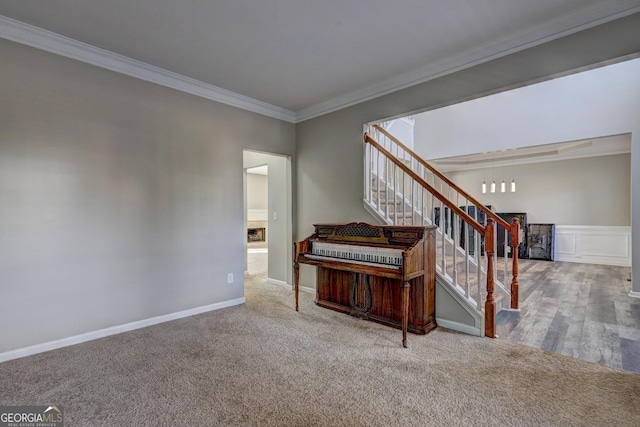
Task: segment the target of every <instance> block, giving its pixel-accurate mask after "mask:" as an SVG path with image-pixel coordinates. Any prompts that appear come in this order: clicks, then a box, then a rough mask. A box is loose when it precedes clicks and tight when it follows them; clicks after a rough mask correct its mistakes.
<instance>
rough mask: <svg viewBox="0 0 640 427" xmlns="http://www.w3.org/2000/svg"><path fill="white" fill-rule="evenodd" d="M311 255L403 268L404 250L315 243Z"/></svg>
mask: <svg viewBox="0 0 640 427" xmlns="http://www.w3.org/2000/svg"><path fill="white" fill-rule="evenodd" d="M309 255H315V256H316V257H323V258H322V259H338V260H346V261H350V262H353V263H356V264H364V265H374V266H379V265H381V264H383V265H385V266H397V268H400V267H402V249H393V248H380V247H371V246H357V245H345V244H340V243H327V242H313V243H312V245H311V254H309ZM309 255H307V256H309ZM309 258H311V256H309Z"/></svg>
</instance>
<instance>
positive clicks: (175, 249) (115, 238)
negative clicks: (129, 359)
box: [0, 40, 295, 352]
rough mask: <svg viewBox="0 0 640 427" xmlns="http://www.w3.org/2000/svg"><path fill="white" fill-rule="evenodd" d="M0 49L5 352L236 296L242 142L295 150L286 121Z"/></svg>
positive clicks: (14, 48) (0, 335)
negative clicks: (231, 280) (230, 281)
mask: <svg viewBox="0 0 640 427" xmlns="http://www.w3.org/2000/svg"><path fill="white" fill-rule="evenodd" d="M0 57H1V58H2V61H0V294H1V295H2V298H0V352H4V351H8V350H12V349H17V348H22V347H25V346H29V345H34V344H39V343H43V342H49V341H53V340H56V339H60V338H64V337H69V336H73V335H76V334H81V333H85V332H88V331H94V330H98V329H101V328H107V327H110V326H115V325H121V324H125V323H128V322H133V321H137V320H141V319H147V318H150V317H154V316H159V315H164V314H168V313H173V312H177V311H181V310H186V309H190V308H194V307H199V306H205V305H208V304H214V303H218V302H224V301H229V300H233V299H238V298H242V297H243V293H244V292H243V291H244V289H243V271H244V268H243V249H244V247H243V242H244V240H245V236H244V232H245V231H244V223H243V169H242V168H243V156H242V154H243V149H254V150H262V151H268V152H274V153H280V154H284V155H289V156H292V155H293V154H294V151H295V150H294V134H295V128H294V126H293V125H292V124H289V123H284V122H281V121H279V120H275V119H271V118H267V117H264V116H261V115H257V114H253V113H250V112H246V111H243V110H239V109H236V108H233V107H229V106H225V105H222V104H218V103H214V102H211V101H207V100H204V99H201V98H198V97H195V96H192V95H188V94H184V93H180V92H177V91H174V90H171V89H168V88H164V87H160V86H156V85H153V84H151V83H146V82H143V81H139V80H136V79H133V78H129V77H126V76H123V75H120V74H116V73H113V72H110V71H107V70H103V69H99V68H96V67H92V66H90V65H86V64H82V63H79V62H76V61H73V60H70V59H66V58H63V57H59V56H56V55H52V54H49V53H45V52H42V51H39V50H35V49H32V48H29V47H25V46H22V45H18V44H14V43H11V42H8V41H4V40H0ZM228 273H233V274H234V276H235V283H233V284H227V280H226V279H227V274H228Z"/></svg>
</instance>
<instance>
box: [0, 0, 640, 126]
mask: <svg viewBox="0 0 640 427" xmlns="http://www.w3.org/2000/svg"><path fill="white" fill-rule="evenodd" d="M639 11H640V0H620V1H616V2H607V3H606V4H604V5H595V6H591V7H587V8H583V9H577V10H576V11H574V12H573V13H571V14H569V15H559V16H558V17H557V18H556V19H553V20H551V21H548V22H546V23H545V24H543V25H540V26H538V27H535V28H530V29H527V30H524V31H522V32H521V33H519V34H512V35H509V36H506V37H504V38H502V39H500V40H498V41H494V42H490V43H485V44H484V45H481V46H479V47H477V48H474V49H470V50H467V51H464V52H461V53H458V54H455V55H453V56H451V57H448V58H444V59H442V60H440V61H436V62H434V63H431V64H429V65H427V66H425V67H422V68H419V69H416V70H413V71H411V72H408V73H405V74H402V75H399V76H396V77H393V78H391V79H388V80H385V81H382V82H379V83H377V84H374V85H370V86H367V87H365V88H363V89H360V90H357V91H354V92H350V93H347V94H344V95H341V96H338V97H336V98H333V99H330V100H327V101H325V102H321V103H318V104H316V105H313V106H311V107H308V108H304V109H302V110H299V111H296V112H294V111H291V110H287V109H285V108H281V107H278V106H276V105H272V104H268V103H266V102H262V101H258V100H256V99H253V98H249V97H247V96H244V95H240V94H237V93H235V92H231V91H229V90H226V89H222V88H220V87H217V86H213V85H210V84H208V83H204V82H201V81H198V80H195V79H192V78H189V77H185V76H182V75H180V74H177V73H173V72H171V71H167V70H164V69H162V68H159V67H155V66H153V65H149V64H146V63H144V62H141V61H137V60H135V59H131V58H128V57H126V56H123V55H119V54H116V53H113V52H110V51H107V50H105V49H101V48H98V47H95V46H92V45H89V44H87V43H83V42H80V41H77V40H74V39H71V38H68V37H65V36H62V35H59V34H56V33H53V32H51V31H47V30H44V29H41V28H38V27H35V26H32V25H29V24H25V23H23V22H20V21H16V20H14V19H11V18H7V17H5V16H2V15H0V37H1V38H4V39H7V40H11V41H13V42H16V43H21V44H24V45H27V46H31V47H34V48H37V49H41V50H44V51H47V52H51V53H54V54H57V55H61V56H65V57H67V58H71V59H75V60H78V61H81V62H85V63H88V64H91V65H95V66H97V67H101V68H104V69H107V70H111V71H115V72H118V73H121V74H125V75H128V76H131V77H135V78H138V79H141V80H145V81H148V82H151V83H155V84H159V85H162V86H166V87H169V88H172V89H176V90H179V91H182V92H186V93H190V94H192V95H196V96H200V97H202V98H206V99H210V100H212V101H216V102H220V103H223V104H226V105H230V106H233V107H237V108H241V109H244V110H247V111H252V112H254V113H258V114H262V115H265V116H268V117H273V118H276V119H280V120H284V121H287V122H291V123H298V122H301V121H304V120H309V119H312V118H314V117H318V116H321V115H324V114H328V113H331V112H334V111H337V110H340V109H343V108H347V107H350V106H352V105H355V104H359V103H361V102H365V101H368V100H371V99H374V98H377V97H380V96H383V95H387V94H389V93H392V92H396V91H398V90H402V89H406V88H408V87H410V86H414V85H417V84H420V83H424V82H427V81H429V80H433V79H436V78H438V77H442V76H444V75H447V74H451V73H454V72H457V71H460V70H463V69H466V68H469V67H472V66H474V65H478V64H481V63H484V62H487V61H490V60H493V59H496V58H500V57H503V56H506V55H509V54H511V53H515V52H518V51H521V50H524V49H527V48H530V47H533V46H537V45H540V44H542V43H545V42H548V41H551V40H555V39H557V38H560V37H563V36H567V35H570V34H573V33H576V32H578V31H582V30H585V29H588V28H591V27H594V26H597V25H600V24H603V23H606V22H609V21H613V20H615V19H618V18H622V17H625V16H629V15H632V14H633V13H636V12H639Z"/></svg>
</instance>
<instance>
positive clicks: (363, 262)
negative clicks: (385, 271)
mask: <svg viewBox="0 0 640 427" xmlns="http://www.w3.org/2000/svg"><path fill="white" fill-rule="evenodd" d="M305 256H306V257H307V258H310V259H316V260H318V261H349V262H350V263H351V264H361V265H372V266H374V267H385V268H392V269H394V270H400V268H401V266H399V265H391V264H377V263H375V262H367V261H356V260H353V259H350V260H346V259H343V258H335V257H330V256H322V255H313V254H306V255H305Z"/></svg>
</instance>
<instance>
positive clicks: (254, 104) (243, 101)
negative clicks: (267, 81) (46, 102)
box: [0, 15, 295, 122]
mask: <svg viewBox="0 0 640 427" xmlns="http://www.w3.org/2000/svg"><path fill="white" fill-rule="evenodd" d="M0 37H2V38H4V39H7V40H11V41H13V42H16V43H21V44H24V45H27V46H31V47H35V48H37V49H41V50H44V51H47V52H51V53H55V54H57V55H61V56H65V57H67V58H71V59H75V60H78V61H81V62H85V63H87V64H91V65H95V66H96V67H100V68H105V69H107V70H111V71H115V72H117V73H121V74H126V75H128V76H131V77H135V78H137V79H140V80H144V81H148V82H151V83H155V84H158V85H161V86H166V87H169V88H172V89H176V90H179V91H181V92H186V93H190V94H192V95H196V96H199V97H202V98H206V99H210V100H212V101H216V102H220V103H222V104H226V105H230V106H233V107H237V108H241V109H243V110H247V111H252V112H254V113H258V114H262V115H265V116H268V117H273V118H276V119H280V120H284V121H287V122H295V113H294V112H293V111H291V110H287V109H284V108H281V107H278V106H275V105H271V104H268V103H266V102H262V101H258V100H256V99H253V98H249V97H247V96H244V95H240V94H237V93H235V92H231V91H229V90H226V89H222V88H219V87H217V86H213V85H210V84H207V83H203V82H201V81H198V80H195V79H192V78H189V77H185V76H182V75H180V74H177V73H173V72H171V71H167V70H164V69H162V68H159V67H155V66H153V65H149V64H146V63H144V62H141V61H137V60H135V59H131V58H128V57H126V56H123V55H119V54H117V53H113V52H110V51H108V50H105V49H101V48H99V47H95V46H92V45H89V44H87V43H83V42H79V41H77V40H74V39H71V38H68V37H65V36H62V35H60V34H56V33H53V32H51V31H47V30H43V29H42V28H38V27H34V26H33V25H29V24H25V23H24V22H20V21H16V20H14V19H11V18H7V17H5V16H1V15H0Z"/></svg>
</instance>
